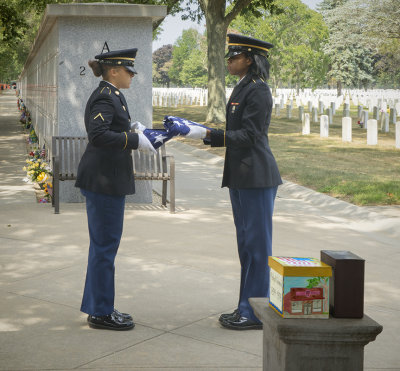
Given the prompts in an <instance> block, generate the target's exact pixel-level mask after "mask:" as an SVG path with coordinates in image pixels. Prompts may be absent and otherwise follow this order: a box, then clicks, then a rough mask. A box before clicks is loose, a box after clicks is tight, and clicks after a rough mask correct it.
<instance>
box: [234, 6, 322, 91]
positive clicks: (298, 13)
mask: <svg viewBox="0 0 400 371" xmlns="http://www.w3.org/2000/svg"><path fill="white" fill-rule="evenodd" d="M275 3H276V5H277V6H278V7H279V8H280V9H282V10H283V12H280V13H279V14H271V13H270V12H269V11H268V10H263V11H262V12H261V14H260V15H258V16H255V15H244V16H239V17H238V18H237V19H236V20H235V21H233V22H232V24H231V29H232V30H234V31H238V32H240V33H243V34H246V35H250V36H253V37H255V38H259V39H262V40H265V41H268V42H270V43H272V44H273V45H274V48H273V49H272V50H271V52H270V58H269V61H270V63H271V80H272V81H271V82H272V85H273V86H275V87H279V86H281V85H282V84H284V85H285V86H294V87H296V88H297V89H299V88H305V87H314V88H315V87H317V86H320V85H321V84H323V83H325V81H326V77H325V76H326V72H327V68H328V60H327V58H326V56H325V55H324V53H323V50H322V47H323V44H324V43H325V42H326V40H327V38H328V28H327V27H326V25H325V22H324V21H323V19H322V16H321V15H320V14H319V13H317V12H315V11H313V10H311V9H310V8H308V7H307V6H306V5H304V4H303V3H302V2H301V1H300V0H276V2H275Z"/></svg>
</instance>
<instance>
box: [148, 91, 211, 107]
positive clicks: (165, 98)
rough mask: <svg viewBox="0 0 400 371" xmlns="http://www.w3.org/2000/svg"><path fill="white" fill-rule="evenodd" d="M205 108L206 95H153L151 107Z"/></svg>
mask: <svg viewBox="0 0 400 371" xmlns="http://www.w3.org/2000/svg"><path fill="white" fill-rule="evenodd" d="M183 105H186V106H192V105H199V106H207V94H198V95H193V94H190V95H189V94H168V95H163V94H156V93H153V106H158V107H178V106H183Z"/></svg>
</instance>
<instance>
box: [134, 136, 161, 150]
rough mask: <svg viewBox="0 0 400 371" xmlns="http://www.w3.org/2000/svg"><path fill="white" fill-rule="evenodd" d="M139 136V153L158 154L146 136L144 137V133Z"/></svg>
mask: <svg viewBox="0 0 400 371" xmlns="http://www.w3.org/2000/svg"><path fill="white" fill-rule="evenodd" d="M138 136H139V146H138V150H139V151H143V152H152V153H154V154H155V153H157V151H156V150H155V149H154V147H153V145H152V144H151V142H150V141H149V140H148V139H147V137H146V135H144V134H143V133H138Z"/></svg>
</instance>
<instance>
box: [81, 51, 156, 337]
mask: <svg viewBox="0 0 400 371" xmlns="http://www.w3.org/2000/svg"><path fill="white" fill-rule="evenodd" d="M136 52H137V49H136V48H135V49H126V50H117V51H111V52H107V53H102V54H99V55H96V56H95V59H96V60H91V61H89V66H90V67H91V68H92V70H93V73H94V74H95V76H97V77H98V76H102V78H103V80H102V81H101V82H100V85H99V86H98V87H97V88H96V89H95V90H94V92H93V93H92V95H91V96H90V98H89V100H88V102H87V105H86V109H85V126H86V131H87V134H88V139H89V143H88V145H87V148H86V150H85V153H84V154H83V156H82V159H81V161H80V163H79V167H78V174H77V181H76V184H75V186H76V187H79V188H80V189H81V192H82V194H83V195H84V196H85V198H86V210H87V217H88V226H89V236H90V247H89V258H88V267H87V273H86V282H85V289H84V294H83V299H82V305H81V311H82V312H84V313H87V314H88V315H89V316H88V319H87V321H88V324H89V326H90V327H93V328H102V329H110V330H129V329H132V328H133V327H134V323H133V320H132V316H131V315H129V314H127V313H120V312H119V311H118V310H117V309H116V308H114V290H115V289H114V260H115V256H116V254H117V250H118V247H119V243H120V240H121V235H122V227H123V219H124V206H125V196H126V195H129V194H133V193H135V181H134V176H133V163H132V150H133V149H140V150H144V151H146V150H147V151H154V148H153V146H152V145H151V143H150V141H149V140H148V139H147V138H146V137H145V136H144V135H143V134H142V133H139V134H137V133H134V132H131V126H132V124H131V117H130V114H129V110H128V105H127V103H126V100H125V97H124V95H123V94H122V93H121V91H120V89H128V88H129V86H130V83H131V80H132V78H133V77H134V75H135V74H136V71H135V69H134V61H135V57H136Z"/></svg>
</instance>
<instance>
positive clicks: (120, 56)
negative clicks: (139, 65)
mask: <svg viewBox="0 0 400 371" xmlns="http://www.w3.org/2000/svg"><path fill="white" fill-rule="evenodd" d="M136 52H137V48H133V49H124V50H114V51H111V52H107V53H101V54H97V55H96V56H95V58H96V59H98V61H99V63H104V64H108V65H110V66H123V67H125V68H126V69H127V70H128V71H131V72H133V73H137V72H136V70H135V68H134V62H135V58H136Z"/></svg>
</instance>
